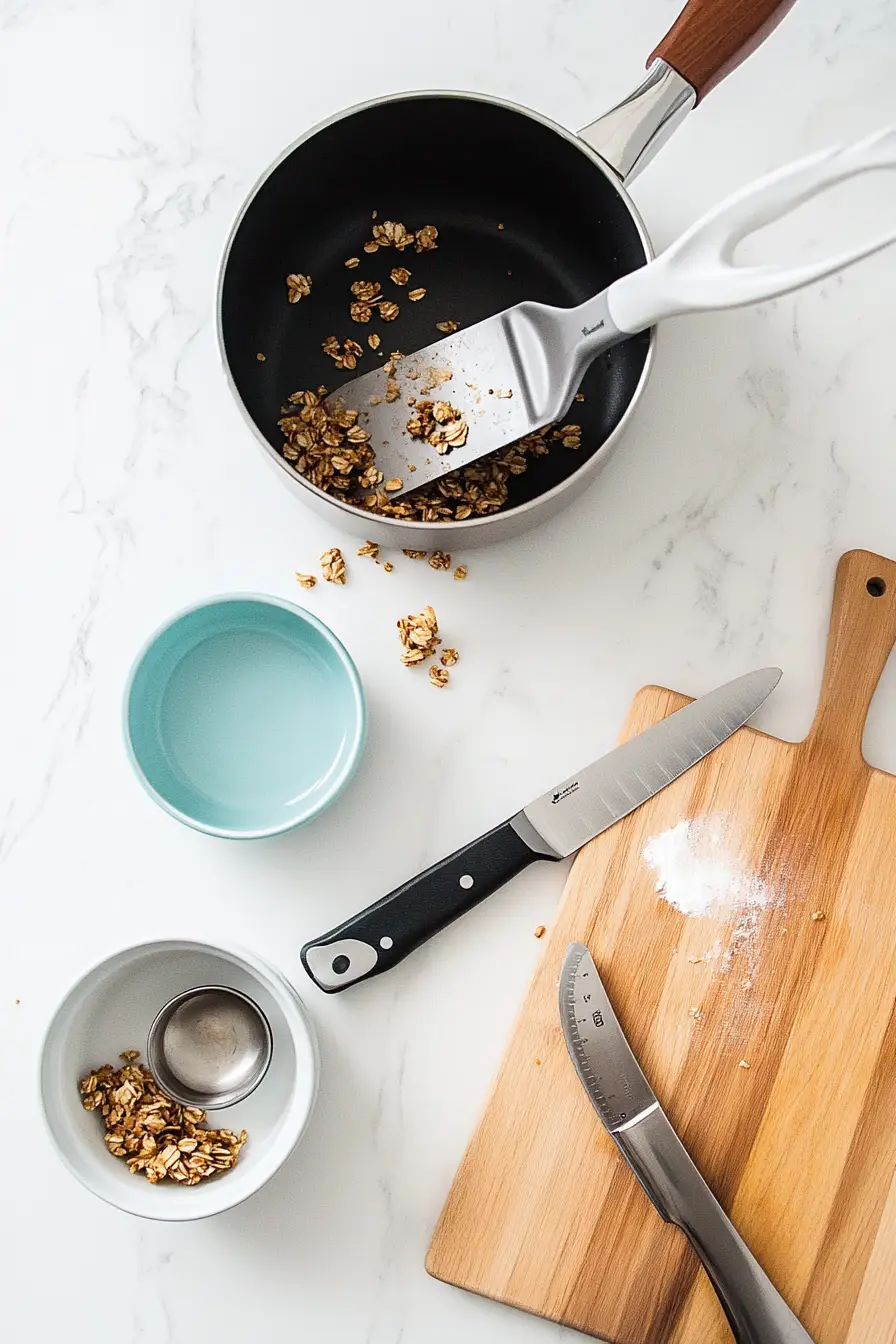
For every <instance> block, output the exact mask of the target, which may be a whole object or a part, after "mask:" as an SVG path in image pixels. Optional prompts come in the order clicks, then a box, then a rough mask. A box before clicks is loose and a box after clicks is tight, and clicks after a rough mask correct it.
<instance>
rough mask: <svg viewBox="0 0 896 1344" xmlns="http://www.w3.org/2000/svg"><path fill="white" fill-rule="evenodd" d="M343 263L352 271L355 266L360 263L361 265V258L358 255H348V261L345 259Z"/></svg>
mask: <svg viewBox="0 0 896 1344" xmlns="http://www.w3.org/2000/svg"><path fill="white" fill-rule="evenodd" d="M345 264H346V267H347V269H348V270H350V271H353V270H354V269H355V267H356V266H360V265H361V258H360V257H349V259H348V261H347V262H346V263H345Z"/></svg>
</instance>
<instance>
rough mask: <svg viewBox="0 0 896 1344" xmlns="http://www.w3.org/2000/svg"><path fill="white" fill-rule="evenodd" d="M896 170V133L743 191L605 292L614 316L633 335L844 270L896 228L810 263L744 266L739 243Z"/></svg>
mask: <svg viewBox="0 0 896 1344" xmlns="http://www.w3.org/2000/svg"><path fill="white" fill-rule="evenodd" d="M882 168H896V127H887V128H886V129H884V130H881V131H878V132H876V133H875V134H874V135H871V136H868V138H867V139H865V140H860V141H858V143H856V144H854V145H847V146H843V147H835V148H831V149H823V150H820V151H819V152H818V153H816V154H810V155H808V156H807V157H806V158H804V159H798V160H797V161H796V162H795V163H791V164H788V165H787V166H786V167H784V168H778V169H776V170H775V171H774V172H772V173H768V174H767V176H765V177H761V178H759V179H758V181H756V182H752V183H751V184H750V185H749V186H746V187H742V188H741V189H740V190H739V191H736V192H734V193H733V195H731V196H729V197H728V198H727V199H726V200H724V201H722V202H721V204H720V205H717V206H715V207H714V208H713V209H712V210H710V211H709V212H708V213H707V214H705V215H704V216H703V218H702V219H698V220H697V222H696V223H695V224H692V225H691V227H690V228H689V229H687V230H686V231H685V232H684V233H683V234H682V235H681V237H680V238H679V239H677V240H676V242H674V243H672V244H671V246H670V247H667V248H666V250H665V252H661V253H660V255H659V256H658V257H657V258H656V259H655V260H654V261H651V262H648V264H647V265H646V266H643V267H642V268H641V269H640V270H637V271H632V272H631V274H630V275H625V276H623V277H622V278H621V279H620V280H616V281H615V282H614V283H613V284H612V285H611V286H610V288H609V289H608V290H607V291H606V294H605V296H604V297H605V298H606V301H607V305H608V308H609V313H610V317H611V318H612V321H613V322H614V324H615V325H616V327H618V329H619V330H620V331H621V332H625V333H628V334H629V335H632V334H634V333H635V332H637V331H644V330H645V329H646V328H647V327H652V326H653V325H654V323H656V322H659V321H660V320H661V319H662V318H664V317H675V316H678V315H679V314H682V313H699V312H707V311H709V310H712V309H716V308H738V307H741V306H742V305H744V304H750V303H761V302H762V301H763V300H765V299H773V298H776V297H777V296H778V295H779V294H787V293H789V292H790V291H791V290H794V289H800V288H801V287H802V286H803V285H808V284H811V283H812V282H813V281H814V280H823V279H824V277H825V276H827V275H831V274H833V272H835V271H842V270H845V269H846V267H847V266H852V265H853V263H854V262H856V261H861V260H862V258H863V257H868V256H871V254H872V253H874V252H879V251H880V250H881V249H882V248H884V247H888V246H889V245H890V244H891V243H893V242H894V241H896V225H894V226H893V227H892V228H890V229H888V230H887V231H886V232H885V233H882V234H880V235H879V236H878V237H876V238H872V239H870V240H867V241H865V242H862V243H858V244H856V245H855V246H854V247H851V248H848V249H847V250H846V251H844V252H839V253H837V254H836V255H835V256H829V257H825V258H822V259H821V260H819V261H812V262H807V263H806V264H805V265H799V266H793V265H782V266H776V265H761V266H738V265H735V263H734V251H735V248H736V247H737V245H738V243H740V242H742V241H743V239H744V238H746V237H748V236H749V235H750V234H751V233H755V232H756V230H757V229H761V228H764V227H765V225H767V224H772V223H773V222H774V221H775V220H778V219H783V218H784V217H785V216H786V215H789V214H791V213H792V212H793V211H794V210H796V209H797V208H798V207H799V206H800V205H802V204H803V203H804V202H805V201H808V200H811V199H812V197H813V196H817V195H819V194H820V193H821V192H823V191H825V190H826V189H827V188H828V187H832V186H834V185H835V184H836V183H838V182H844V181H846V180H847V179H848V178H850V177H857V176H858V175H859V174H861V173H869V172H874V171H876V170H878V169H882Z"/></svg>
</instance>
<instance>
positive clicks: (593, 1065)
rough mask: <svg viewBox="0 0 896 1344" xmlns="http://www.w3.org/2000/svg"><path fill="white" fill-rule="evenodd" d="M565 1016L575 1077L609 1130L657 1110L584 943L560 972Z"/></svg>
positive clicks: (568, 956) (573, 946)
mask: <svg viewBox="0 0 896 1344" xmlns="http://www.w3.org/2000/svg"><path fill="white" fill-rule="evenodd" d="M560 1013H561V1017H562V1021H563V1035H564V1038H565V1040H566V1047H567V1049H568V1050H569V1054H570V1058H571V1059H572V1062H573V1064H574V1065H575V1070H576V1073H577V1074H578V1075H579V1078H580V1079H581V1082H582V1086H583V1087H584V1089H585V1091H586V1092H587V1093H588V1096H589V1097H590V1098H591V1103H592V1105H593V1106H594V1109H595V1110H596V1111H597V1113H598V1115H599V1116H600V1118H601V1120H603V1122H604V1124H605V1125H606V1127H607V1129H608V1130H609V1132H610V1133H611V1134H616V1132H617V1131H618V1130H620V1129H624V1128H625V1127H626V1126H628V1125H632V1124H636V1123H637V1121H638V1120H640V1119H642V1118H643V1117H644V1116H646V1115H647V1114H649V1112H650V1111H654V1110H656V1109H657V1107H658V1106H659V1102H658V1101H657V1099H656V1096H655V1095H654V1092H653V1089H652V1088H651V1086H650V1084H649V1083H648V1081H647V1079H646V1078H645V1077H644V1074H643V1073H642V1072H641V1066H640V1064H639V1063H638V1061H637V1060H636V1059H635V1056H634V1053H633V1051H632V1048H631V1046H630V1045H629V1043H628V1041H627V1040H626V1039H625V1033H624V1032H623V1030H622V1028H621V1027H620V1025H619V1021H618V1019H617V1017H616V1014H615V1013H614V1012H613V1006H612V1004H611V1003H610V1000H609V999H608V998H607V991H606V990H605V989H604V987H603V983H602V981H601V978H600V976H599V975H598V973H597V967H596V966H595V964H594V959H593V957H592V956H591V953H590V952H589V951H588V949H587V947H586V946H585V945H584V943H572V944H571V945H570V947H569V949H568V951H567V953H566V958H565V960H564V962H563V970H562V972H561V974H560ZM663 1216H664V1217H665V1214H664V1215H663Z"/></svg>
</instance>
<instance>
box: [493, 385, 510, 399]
mask: <svg viewBox="0 0 896 1344" xmlns="http://www.w3.org/2000/svg"><path fill="white" fill-rule="evenodd" d="M495 396H496V397H500V398H501V400H502V401H507V400H509V399H510V397H512V396H513V389H512V388H510V387H499V388H498V389H497V391H496V392H495Z"/></svg>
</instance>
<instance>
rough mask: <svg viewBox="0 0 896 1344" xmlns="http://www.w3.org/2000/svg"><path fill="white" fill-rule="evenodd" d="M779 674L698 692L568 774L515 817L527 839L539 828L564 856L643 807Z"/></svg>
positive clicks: (759, 674)
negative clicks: (658, 719) (583, 766)
mask: <svg viewBox="0 0 896 1344" xmlns="http://www.w3.org/2000/svg"><path fill="white" fill-rule="evenodd" d="M780 680H781V669H780V668H778V667H763V668H759V669H758V670H757V671H755V672H748V673H746V675H745V676H743V677H737V678H736V679H735V680H734V681H729V682H728V683H727V684H726V685H724V686H719V687H718V688H717V689H716V690H714V691H710V692H709V693H708V694H707V695H701V696H700V698H699V699H698V700H695V701H694V702H693V703H692V704H690V705H685V706H684V708H683V709H679V710H676V712H675V713H674V714H670V715H669V716H668V718H665V719H663V720H662V722H661V723H657V724H654V725H653V726H652V727H651V728H647V729H645V731H644V732H643V733H639V734H638V736H637V737H633V738H632V739H631V741H630V742H624V743H623V744H622V746H621V747H617V748H616V749H615V750H614V751H611V752H609V754H608V755H606V756H602V757H601V759H600V760H599V761H595V762H594V764H593V765H588V766H586V767H585V769H584V770H581V771H580V772H579V773H578V774H577V775H570V777H569V779H565V780H563V782H562V783H561V784H557V785H555V786H554V788H553V789H549V790H548V792H547V793H545V794H542V796H541V797H540V798H537V799H536V800H535V802H534V803H530V804H529V806H528V807H525V808H523V810H522V812H520V813H518V814H517V816H516V817H514V818H513V821H512V823H511V824H512V825H513V826H514V829H516V830H517V831H518V832H519V834H520V835H521V836H522V837H523V839H525V840H526V841H527V842H528V843H530V844H531V843H532V834H531V831H532V830H534V831H535V832H536V834H537V835H538V836H539V837H540V839H541V840H542V842H543V844H544V846H545V847H546V849H545V852H549V853H550V854H552V855H555V856H558V857H559V858H566V857H567V855H569V854H574V853H575V852H576V850H577V849H581V848H582V846H583V845H584V844H585V843H586V841H588V840H593V839H594V837H595V836H596V835H600V833H601V831H605V830H606V829H607V828H608V827H609V826H613V825H615V823H616V822H617V821H621V819H622V818H623V817H625V816H627V815H628V813H629V812H633V811H634V810H635V808H636V807H640V806H641V804H642V803H644V802H646V801H647V799H648V798H652V797H653V795H654V794H655V793H659V791H660V789H664V788H665V787H666V785H667V784H671V783H672V781H673V780H674V779H677V778H678V776H679V775H682V774H684V772H685V770H690V768H691V766H692V765H696V764H697V762H698V761H700V760H702V759H703V757H704V756H707V755H708V754H709V752H711V751H714V750H715V748H716V747H717V746H719V744H720V743H722V742H724V741H725V739H726V737H730V736H731V734H732V733H733V732H734V731H735V730H736V729H738V728H740V727H742V726H743V725H744V724H745V723H746V722H747V720H748V719H749V718H751V717H752V715H753V714H755V712H756V710H757V709H758V708H759V706H760V705H761V704H762V702H763V701H764V700H765V699H766V698H767V697H768V696H769V695H770V694H771V692H772V691H773V690H774V689H775V687H776V686H777V684H778V682H779V681H780Z"/></svg>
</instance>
